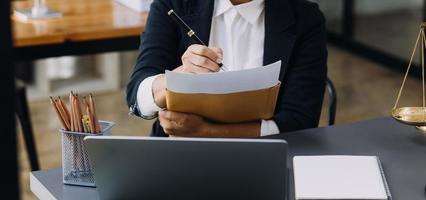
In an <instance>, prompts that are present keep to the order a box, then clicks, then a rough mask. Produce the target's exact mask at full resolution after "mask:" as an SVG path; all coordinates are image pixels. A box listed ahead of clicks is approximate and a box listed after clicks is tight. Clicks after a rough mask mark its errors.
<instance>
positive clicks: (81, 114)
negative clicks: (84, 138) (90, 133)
mask: <svg viewBox="0 0 426 200" xmlns="http://www.w3.org/2000/svg"><path fill="white" fill-rule="evenodd" d="M75 98H76V108H77V119H78V125H79V129H80V131H81V132H84V128H83V121H82V119H83V113H82V112H81V102H80V98H79V97H78V94H76V95H75Z"/></svg>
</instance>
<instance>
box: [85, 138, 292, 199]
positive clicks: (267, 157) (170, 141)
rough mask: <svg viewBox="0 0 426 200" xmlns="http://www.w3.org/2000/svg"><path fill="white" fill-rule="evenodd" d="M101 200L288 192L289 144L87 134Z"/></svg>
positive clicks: (283, 196)
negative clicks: (93, 135)
mask: <svg viewBox="0 0 426 200" xmlns="http://www.w3.org/2000/svg"><path fill="white" fill-rule="evenodd" d="M85 143H86V145H87V148H88V152H89V157H90V162H91V164H92V167H93V169H94V173H95V180H96V186H97V189H98V191H99V195H100V197H101V199H185V200H186V199H268V200H274V199H279V200H283V199H286V197H287V172H288V170H287V143H286V142H285V141H284V140H267V139H189V138H153V137H119V136H95V137H92V136H88V137H86V138H85Z"/></svg>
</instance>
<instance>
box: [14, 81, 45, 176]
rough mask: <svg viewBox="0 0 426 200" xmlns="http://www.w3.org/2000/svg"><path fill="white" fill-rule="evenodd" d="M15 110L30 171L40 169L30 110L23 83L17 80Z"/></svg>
mask: <svg viewBox="0 0 426 200" xmlns="http://www.w3.org/2000/svg"><path fill="white" fill-rule="evenodd" d="M15 83H16V84H15V85H16V88H15V93H16V102H15V112H16V115H17V116H18V118H19V122H20V124H21V128H22V133H23V134H24V140H25V146H26V149H27V154H28V158H29V160H30V166H31V171H36V170H39V169H40V166H39V163H38V156H37V151H36V145H35V142H34V135H33V127H32V124H31V118H30V112H29V109H28V102H27V93H26V88H25V84H24V83H23V82H21V81H19V80H17V81H15Z"/></svg>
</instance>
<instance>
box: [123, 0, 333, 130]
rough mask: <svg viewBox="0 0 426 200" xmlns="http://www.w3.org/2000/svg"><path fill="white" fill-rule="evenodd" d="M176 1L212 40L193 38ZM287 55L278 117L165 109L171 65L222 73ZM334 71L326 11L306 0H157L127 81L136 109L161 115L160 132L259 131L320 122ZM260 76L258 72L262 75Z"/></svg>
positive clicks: (186, 70)
mask: <svg viewBox="0 0 426 200" xmlns="http://www.w3.org/2000/svg"><path fill="white" fill-rule="evenodd" d="M170 9H174V11H175V12H176V13H177V14H179V15H180V16H181V17H182V19H183V20H184V21H185V22H186V23H187V24H188V25H189V26H190V27H191V28H192V29H193V30H194V31H195V32H197V34H198V35H199V36H200V38H201V40H203V41H205V42H206V43H207V42H208V45H209V46H208V47H206V46H202V45H196V44H193V42H192V41H191V39H190V38H189V37H188V36H187V35H186V34H187V33H186V32H185V31H184V30H183V29H181V28H180V27H179V26H178V25H177V24H175V23H174V22H173V21H172V19H171V18H169V16H168V15H167V12H168V11H169V10H170ZM278 60H281V61H282V66H281V72H280V76H279V77H280V81H281V82H282V83H283V84H282V85H281V88H280V93H279V97H278V101H277V104H276V107H275V114H274V116H273V118H272V119H269V120H259V121H255V122H246V123H235V124H219V123H215V122H211V121H209V120H208V119H204V118H202V117H200V116H197V115H194V114H190V113H178V112H172V111H166V110H162V108H165V107H166V102H165V78H164V72H165V70H174V71H178V72H183V73H214V72H217V71H219V70H220V68H219V66H218V64H217V63H220V62H222V61H223V64H224V65H225V66H226V67H227V68H231V69H230V70H242V69H247V68H250V66H262V65H267V64H270V63H273V62H275V61H278ZM326 75H327V49H326V34H325V19H324V17H323V15H322V13H321V12H320V11H319V9H318V6H317V5H316V4H314V3H311V2H307V1H305V0H154V2H153V4H152V5H151V10H150V13H149V17H148V21H147V25H146V28H145V32H144V33H143V34H142V36H141V45H140V52H139V56H138V59H137V64H136V66H135V68H134V71H133V74H132V76H131V78H130V81H129V83H128V86H127V102H128V105H129V107H130V110H131V111H132V112H133V113H134V114H135V115H138V116H141V117H142V118H145V119H152V118H155V117H157V116H158V118H159V119H158V120H157V121H156V122H155V124H154V125H153V129H152V135H154V136H167V135H177V136H195V137H259V136H266V135H272V134H278V133H280V132H287V131H293V130H298V129H305V128H313V127H317V126H318V122H319V117H320V113H321V106H322V99H323V96H324V90H325V83H326ZM255 79H256V77H253V80H255Z"/></svg>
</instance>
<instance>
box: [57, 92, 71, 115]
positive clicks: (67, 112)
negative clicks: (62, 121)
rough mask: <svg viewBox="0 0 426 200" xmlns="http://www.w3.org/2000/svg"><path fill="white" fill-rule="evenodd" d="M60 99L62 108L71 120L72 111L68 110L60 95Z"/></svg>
mask: <svg viewBox="0 0 426 200" xmlns="http://www.w3.org/2000/svg"><path fill="white" fill-rule="evenodd" d="M58 99H59V103H60V105H61V106H62V108H63V109H64V111H65V114H66V115H67V118H68V120H70V111H69V110H68V108H67V106H66V105H65V103H64V101H62V99H61V97H60V96H58Z"/></svg>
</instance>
